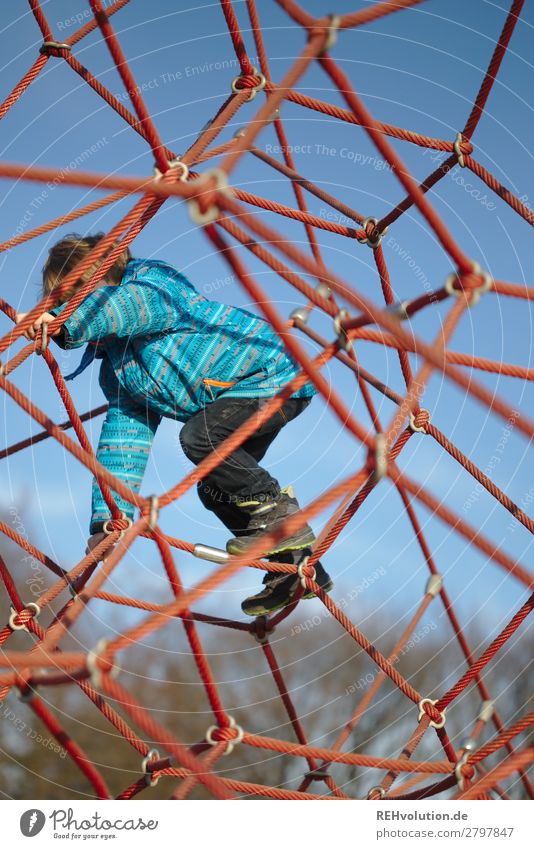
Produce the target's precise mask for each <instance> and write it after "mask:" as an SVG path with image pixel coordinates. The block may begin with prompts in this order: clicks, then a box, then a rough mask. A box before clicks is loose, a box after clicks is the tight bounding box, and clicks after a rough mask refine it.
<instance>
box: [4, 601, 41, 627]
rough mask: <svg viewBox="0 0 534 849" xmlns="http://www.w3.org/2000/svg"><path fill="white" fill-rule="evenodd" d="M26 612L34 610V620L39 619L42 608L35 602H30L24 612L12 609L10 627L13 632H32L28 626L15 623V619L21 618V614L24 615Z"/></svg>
mask: <svg viewBox="0 0 534 849" xmlns="http://www.w3.org/2000/svg"><path fill="white" fill-rule="evenodd" d="M25 610H33V616H32V619H37V617H38V616H39V614H40V612H41V608H40V607H39V605H38V604H37V602H35V601H29V602H28V603H27V604H25V605H24V607H23V608H22V610H15V608H14V607H11V608H10V616H9V620H8V625H9V627H10V628H11V630H12V631H29V630H30V629H29V628H28V626H27V625H24V624H22V623H17V622H15V619H16V618H17V616H20V614H21V613H24V611H25Z"/></svg>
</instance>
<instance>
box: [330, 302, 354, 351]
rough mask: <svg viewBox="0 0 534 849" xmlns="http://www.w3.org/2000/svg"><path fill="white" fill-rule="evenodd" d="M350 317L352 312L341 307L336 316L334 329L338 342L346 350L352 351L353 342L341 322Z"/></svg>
mask: <svg viewBox="0 0 534 849" xmlns="http://www.w3.org/2000/svg"><path fill="white" fill-rule="evenodd" d="M350 317H351V315H350V312H349V311H348V310H345V309H341V310H340V311H339V312H338V314H337V315H336V316H335V317H334V330H335V332H336V336H337V343H338V345H339V347H340V348H342V349H343V350H344V351H350V349H351V348H352V342H351V340H350V339H349V337H348V335H347V331H346V330H344V329H343V328H342V327H341V322H342V321H347V319H349V318H350Z"/></svg>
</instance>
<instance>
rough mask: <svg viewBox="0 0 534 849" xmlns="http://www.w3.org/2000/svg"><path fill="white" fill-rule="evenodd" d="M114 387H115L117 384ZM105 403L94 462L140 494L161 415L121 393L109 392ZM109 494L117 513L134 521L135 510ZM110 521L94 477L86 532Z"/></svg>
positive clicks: (92, 531)
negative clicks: (89, 518) (114, 501)
mask: <svg viewBox="0 0 534 849" xmlns="http://www.w3.org/2000/svg"><path fill="white" fill-rule="evenodd" d="M115 381H116V378H115ZM116 385H117V387H118V383H117V384H116ZM106 394H108V393H106ZM108 400H109V408H108V411H107V414H106V418H105V420H104V422H103V424H102V431H101V434H100V440H99V443H98V450H97V455H96V457H97V460H98V461H99V463H101V464H102V466H104V468H106V469H107V470H108V471H110V472H111V473H112V474H113V475H115V477H117V478H119V480H121V481H124V483H125V484H127V486H129V487H130V489H132V490H133V491H134V492H139V488H140V486H141V482H142V480H143V476H144V473H145V469H146V464H147V461H148V458H149V456H150V451H151V448H152V442H153V440H154V436H155V433H156V431H157V429H158V426H159V424H160V422H161V416H160V415H159V414H158V413H154V412H153V411H151V410H149V409H148V408H147V407H145V406H141V405H140V404H137V403H136V402H135V401H133V400H132V399H131V398H129V397H128V396H127V395H126V394H125V393H124V392H123V391H121V390H118V391H114V392H110V393H109V394H108ZM112 492H113V496H114V498H115V500H116V503H117V506H118V508H119V510H123V511H124V513H125V514H126V515H127V516H128V517H129V518H133V515H134V511H135V507H134V506H133V505H132V504H130V503H129V502H127V501H125V500H124V499H123V498H121V497H120V496H119V495H117V493H116V492H115V491H114V490H112ZM109 518H111V514H110V512H109V509H108V506H107V504H106V502H105V501H104V498H103V497H102V492H101V490H100V486H99V485H98V483H97V481H96V478H93V485H92V511H91V524H90V528H89V533H91V534H94V533H97V532H98V531H101V530H102V525H103V523H104V522H105V521H106V519H109Z"/></svg>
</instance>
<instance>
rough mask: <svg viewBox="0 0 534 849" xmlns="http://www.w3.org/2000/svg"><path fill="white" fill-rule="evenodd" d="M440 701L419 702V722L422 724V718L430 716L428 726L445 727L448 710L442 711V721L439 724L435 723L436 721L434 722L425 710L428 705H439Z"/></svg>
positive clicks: (427, 700)
mask: <svg viewBox="0 0 534 849" xmlns="http://www.w3.org/2000/svg"><path fill="white" fill-rule="evenodd" d="M438 701H439V699H421V701H420V702H419V704H418V705H417V707H418V708H419V714H418V717H417V722H421V720H422V718H423V717H424V716H428V719H429V723H428V724H429V725H431V726H432V727H433V728H443V727H444V725H445V711H446V708H444V709H443V710H442V711H441V719H440V720H439V722H435V721H434V720H433V719H432V718H431V717H430V716H429V715H428V714H427V712H426V710H425V704H427V705H437V703H438Z"/></svg>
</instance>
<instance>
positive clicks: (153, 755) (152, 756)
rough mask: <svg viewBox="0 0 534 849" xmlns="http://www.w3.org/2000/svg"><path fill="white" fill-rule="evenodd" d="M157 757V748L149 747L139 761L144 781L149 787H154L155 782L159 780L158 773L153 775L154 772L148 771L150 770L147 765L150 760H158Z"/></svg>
mask: <svg viewBox="0 0 534 849" xmlns="http://www.w3.org/2000/svg"><path fill="white" fill-rule="evenodd" d="M159 759H160V758H159V752H158V750H157V749H150V751H149V752H147V755H146V757H145V758H143V760H142V761H141V769H142V771H143V773H144V775H145V781H146V783H147V784H148V786H149V787H155V786H156V784H157V783H158V781H159V775H157V776H154V774H153V773H152V772H150V770H149V769H148V765H149V763H151V762H152V761H159Z"/></svg>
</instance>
